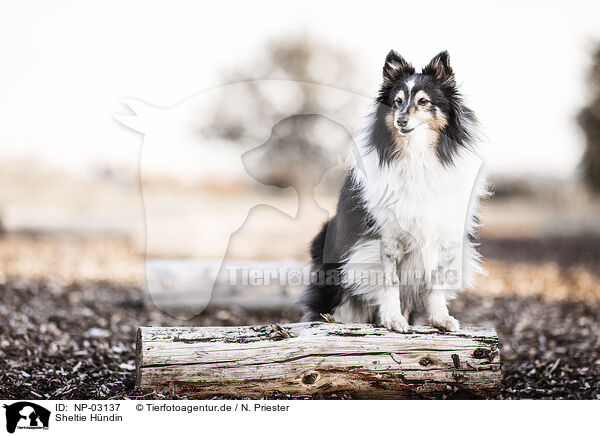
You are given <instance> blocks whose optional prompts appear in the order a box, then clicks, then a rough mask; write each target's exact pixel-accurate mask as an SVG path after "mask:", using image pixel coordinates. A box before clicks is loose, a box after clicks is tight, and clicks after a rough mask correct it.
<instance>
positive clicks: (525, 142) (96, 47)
mask: <svg viewBox="0 0 600 436" xmlns="http://www.w3.org/2000/svg"><path fill="white" fill-rule="evenodd" d="M561 4H562V5H565V3H564V2H561ZM490 5H491V3H489V2H475V1H473V2H462V3H460V2H459V3H457V2H452V4H450V2H445V1H428V2H415V1H411V2H398V1H395V2H387V3H383V2H368V3H363V4H362V5H351V4H349V3H347V2H324V1H302V2H295V3H288V2H286V3H285V4H284V3H283V2H231V1H222V2H219V3H218V4H217V3H212V4H211V6H210V7H209V6H208V5H207V4H206V3H205V4H202V3H201V2H183V1H169V2H161V3H152V2H146V1H132V2H121V1H105V2H99V3H89V2H85V3H84V2H43V1H36V2H31V1H23V2H12V3H9V2H4V3H3V4H2V6H0V56H1V62H2V68H0V120H1V121H0V159H7V158H10V157H31V156H33V157H37V158H39V159H41V160H43V161H44V162H47V163H49V164H52V165H58V166H64V167H69V168H76V169H79V170H80V171H81V172H85V171H86V169H87V168H89V166H90V165H97V166H101V165H105V164H109V165H126V166H131V165H135V163H136V161H137V156H138V152H139V147H140V144H141V137H140V136H139V135H138V134H136V133H134V132H132V131H129V130H128V129H127V128H125V127H124V126H122V125H120V124H118V123H117V122H116V121H115V120H114V119H113V118H112V116H113V114H115V113H118V112H123V107H122V106H121V105H120V104H119V101H120V100H121V99H122V98H127V97H129V98H131V97H133V98H137V99H140V100H143V101H145V102H148V103H151V104H153V105H157V106H163V107H168V106H172V105H176V104H177V103H179V102H181V101H183V100H185V99H186V98H188V97H190V96H192V95H195V94H197V93H198V92H201V91H203V90H206V89H211V88H214V87H216V86H218V85H220V84H222V82H221V80H222V79H221V76H220V74H219V72H221V71H226V70H231V69H236V67H237V66H243V65H245V64H247V63H248V61H250V60H252V59H253V57H254V56H256V55H257V51H258V50H260V49H261V47H262V46H263V44H264V42H265V41H267V40H268V39H274V38H275V39H284V38H286V37H289V36H294V35H296V34H300V33H302V34H311V35H314V36H315V37H316V39H323V40H324V41H327V42H328V43H329V44H331V45H333V46H338V47H342V48H344V49H346V50H348V51H350V52H351V53H353V54H354V56H356V61H357V64H359V65H360V66H361V68H362V69H363V71H364V74H365V83H364V90H363V94H364V95H366V96H369V95H373V94H374V92H375V91H376V88H377V86H378V84H379V80H380V72H381V66H382V63H383V59H384V57H385V54H386V53H387V52H388V51H389V49H390V48H395V49H396V50H398V51H399V52H400V53H402V54H403V55H404V56H405V57H406V58H407V59H409V60H411V61H412V62H413V63H414V64H415V65H419V66H421V65H424V64H425V63H426V62H427V61H428V60H429V59H430V58H431V57H432V56H433V55H435V54H436V53H437V52H439V51H441V50H443V49H447V50H449V52H450V54H451V58H452V63H453V66H454V69H455V72H456V74H457V78H458V81H459V82H460V83H462V90H463V93H464V94H465V96H466V97H467V100H468V101H469V102H470V103H471V106H472V107H473V108H474V109H475V111H476V112H477V113H478V115H479V118H480V119H481V121H482V125H483V127H484V131H485V133H486V136H487V138H488V141H489V144H488V145H487V146H486V148H487V150H486V153H485V156H486V158H487V162H488V167H489V168H490V169H491V170H492V171H493V172H499V173H503V174H508V175H511V174H527V173H530V172H535V173H540V174H545V175H553V176H560V177H564V176H569V175H570V174H572V172H573V171H574V169H575V168H576V166H577V162H578V160H579V158H580V154H581V151H582V147H583V138H582V135H581V133H580V132H579V130H578V128H577V126H576V125H575V124H574V121H573V118H574V117H575V115H576V114H577V111H578V110H579V109H580V108H581V107H582V106H583V105H585V103H586V102H587V100H588V99H589V92H588V90H587V86H586V85H585V78H586V75H587V72H588V68H589V62H590V53H591V52H592V50H593V47H594V42H597V41H600V26H598V24H599V23H598V18H599V17H600V4H599V3H598V2H582V1H571V2H569V3H568V7H565V6H559V5H558V3H557V5H556V6H553V5H548V2H515V1H502V2H497V3H496V5H497V6H490ZM324 80H326V78H324Z"/></svg>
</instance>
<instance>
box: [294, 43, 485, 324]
mask: <svg viewBox="0 0 600 436" xmlns="http://www.w3.org/2000/svg"><path fill="white" fill-rule="evenodd" d="M475 127H476V119H475V115H474V114H473V112H472V111H471V110H470V109H468V108H467V107H466V106H465V105H464V103H463V100H462V98H461V96H460V94H459V92H458V90H457V87H456V82H455V78H454V73H453V71H452V68H451V67H450V63H449V56H448V53H447V52H442V53H440V54H438V55H437V56H436V57H434V58H433V59H432V60H431V62H430V63H429V64H428V65H427V66H425V67H424V68H423V69H422V71H421V72H420V73H416V72H415V69H414V68H413V67H412V66H411V65H410V64H409V63H408V62H406V61H405V60H404V59H403V58H402V57H401V56H400V55H398V54H397V53H396V52H395V51H393V50H392V51H391V52H390V53H389V54H388V55H387V58H386V60H385V65H384V68H383V84H382V86H381V89H380V93H379V96H378V97H377V99H376V103H375V109H374V111H373V113H372V114H371V115H370V116H369V117H368V120H367V125H366V128H365V129H364V131H363V132H362V134H361V135H360V137H359V139H358V141H357V148H358V153H357V156H356V158H355V161H354V162H353V164H352V167H351V169H350V170H349V173H348V175H347V178H346V181H345V183H344V186H343V188H342V190H341V193H340V197H339V201H338V206H337V212H336V215H335V216H334V217H333V218H331V219H330V220H329V221H328V222H326V223H325V224H324V226H323V228H322V229H321V231H320V233H319V234H318V235H317V236H316V237H315V239H314V240H313V242H312V246H311V255H312V276H311V280H312V282H311V285H310V286H309V287H308V288H307V289H306V291H305V293H304V296H303V300H302V302H303V305H304V308H305V315H304V318H303V320H305V321H313V320H322V317H321V314H325V313H329V314H332V315H333V316H334V317H335V318H336V319H337V320H338V321H341V322H363V323H364V322H366V323H378V324H382V325H383V326H385V327H386V328H389V329H391V330H396V331H407V329H408V326H409V324H408V319H409V316H410V315H411V313H412V312H414V311H418V310H426V311H427V314H428V316H429V319H430V321H431V324H432V325H433V326H435V327H438V328H441V329H445V330H457V329H458V328H459V323H458V321H457V320H456V319H455V318H454V317H452V316H451V315H450V314H449V313H448V308H447V301H448V300H449V299H451V298H453V297H454V294H455V292H456V291H457V290H460V289H461V288H463V287H465V286H469V285H470V284H471V281H472V278H473V274H474V272H475V271H477V270H478V269H479V255H478V253H477V250H476V244H475V242H474V240H475V234H476V230H477V225H478V221H477V208H478V204H479V199H480V198H481V197H482V196H484V195H486V192H487V191H486V183H485V180H484V178H483V177H482V176H481V172H480V171H479V170H480V166H481V160H480V159H479V158H478V156H477V155H476V154H475V152H474V143H475V140H476V132H475ZM434 271H442V272H448V271H449V272H450V273H452V272H454V273H452V274H450V273H449V274H446V275H444V274H441V275H440V276H435V280H434V274H430V273H433V272H434ZM365 272H366V273H367V274H365ZM373 272H375V273H376V274H374V275H372V276H369V277H371V278H370V279H367V280H364V278H365V276H366V275H368V274H371V273H373ZM377 273H381V274H379V275H377ZM382 276H383V278H384V279H383V281H382V280H379V279H376V280H373V279H372V277H379V278H381V277H382ZM357 277H359V278H360V279H357ZM410 277H412V279H410ZM440 277H441V278H440ZM452 277H455V278H456V279H453V278H452ZM406 278H409V280H408V281H407V280H406ZM403 279H404V280H403ZM434 282H435V283H434Z"/></svg>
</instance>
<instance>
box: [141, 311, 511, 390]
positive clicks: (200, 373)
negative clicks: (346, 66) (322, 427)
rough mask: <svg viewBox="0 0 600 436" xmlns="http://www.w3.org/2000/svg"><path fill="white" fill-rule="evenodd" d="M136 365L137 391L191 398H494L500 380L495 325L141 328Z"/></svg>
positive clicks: (303, 325) (291, 325)
mask: <svg viewBox="0 0 600 436" xmlns="http://www.w3.org/2000/svg"><path fill="white" fill-rule="evenodd" d="M136 366H137V368H136V383H137V386H138V387H139V388H141V389H144V390H152V389H159V390H165V391H168V392H171V393H177V394H180V395H186V396H189V397H194V398H210V397H213V396H215V395H223V396H228V397H237V398H264V397H269V396H273V395H275V394H287V395H292V396H302V395H315V394H322V395H330V394H333V393H348V394H350V395H352V397H354V398H448V397H451V398H465V397H466V398H469V397H475V398H491V397H494V396H496V395H497V394H498V391H499V388H500V376H501V374H500V367H501V363H500V354H499V341H498V337H497V335H496V332H495V330H493V329H487V328H476V327H468V328H464V329H461V330H460V331H458V332H439V331H437V330H435V329H433V328H430V327H412V328H411V331H410V332H408V333H397V332H392V331H389V330H386V329H384V328H381V327H375V326H371V325H365V324H337V323H321V322H312V323H296V324H286V325H281V326H280V325H277V324H275V325H271V326H241V327H141V328H140V329H139V330H138V338H137V360H136Z"/></svg>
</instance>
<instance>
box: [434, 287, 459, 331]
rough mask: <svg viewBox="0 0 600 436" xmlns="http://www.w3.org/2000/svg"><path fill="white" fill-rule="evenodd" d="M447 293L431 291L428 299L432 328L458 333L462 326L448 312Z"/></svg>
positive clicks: (444, 291)
mask: <svg viewBox="0 0 600 436" xmlns="http://www.w3.org/2000/svg"><path fill="white" fill-rule="evenodd" d="M447 292H448V291H446V290H443V289H434V290H432V291H430V294H429V299H428V308H429V317H430V320H431V325H432V326H434V327H437V328H439V329H442V330H446V331H456V330H458V329H459V328H460V324H459V323H458V320H457V319H456V318H454V317H453V316H451V315H450V313H449V312H448V303H447V301H446V293H447Z"/></svg>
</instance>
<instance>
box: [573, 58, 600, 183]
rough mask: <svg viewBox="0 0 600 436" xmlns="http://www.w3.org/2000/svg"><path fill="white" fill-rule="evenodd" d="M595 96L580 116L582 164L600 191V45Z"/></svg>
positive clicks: (592, 79)
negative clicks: (582, 134)
mask: <svg viewBox="0 0 600 436" xmlns="http://www.w3.org/2000/svg"><path fill="white" fill-rule="evenodd" d="M590 83H591V85H592V88H593V93H594V97H593V100H592V101H591V103H590V104H589V105H588V106H587V107H585V108H584V109H583V110H582V111H581V112H580V113H579V117H578V121H579V125H580V126H581V128H582V129H583V131H584V133H585V137H586V142H587V146H586V149H585V153H584V154H583V160H582V166H583V173H584V180H585V182H586V184H587V185H588V186H589V187H590V188H591V189H592V190H593V191H594V192H596V193H600V47H599V48H598V49H597V51H596V53H595V54H594V65H593V67H592V72H591V75H590Z"/></svg>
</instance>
